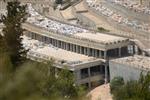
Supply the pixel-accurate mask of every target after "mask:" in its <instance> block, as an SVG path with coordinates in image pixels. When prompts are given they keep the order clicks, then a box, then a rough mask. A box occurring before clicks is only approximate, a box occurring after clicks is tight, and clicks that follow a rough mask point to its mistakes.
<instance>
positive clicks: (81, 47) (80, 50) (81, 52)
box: [79, 46, 82, 54]
mask: <svg viewBox="0 0 150 100" xmlns="http://www.w3.org/2000/svg"><path fill="white" fill-rule="evenodd" d="M79 48H80V54H82V47H81V46H79Z"/></svg>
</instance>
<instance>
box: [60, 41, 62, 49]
mask: <svg viewBox="0 0 150 100" xmlns="http://www.w3.org/2000/svg"><path fill="white" fill-rule="evenodd" d="M60 44H61V48H62V49H63V43H62V41H61V43H60Z"/></svg>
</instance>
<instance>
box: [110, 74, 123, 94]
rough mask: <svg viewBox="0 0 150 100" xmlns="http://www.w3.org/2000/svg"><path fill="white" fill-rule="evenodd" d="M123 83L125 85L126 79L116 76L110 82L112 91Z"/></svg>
mask: <svg viewBox="0 0 150 100" xmlns="http://www.w3.org/2000/svg"><path fill="white" fill-rule="evenodd" d="M122 85H124V80H123V78H122V77H115V78H114V79H112V80H111V82H110V89H111V92H113V91H117V90H118V89H119V88H120V87H121V86H122Z"/></svg>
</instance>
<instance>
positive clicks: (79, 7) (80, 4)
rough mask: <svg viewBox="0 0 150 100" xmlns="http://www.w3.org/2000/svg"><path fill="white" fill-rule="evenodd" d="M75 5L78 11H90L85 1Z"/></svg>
mask: <svg viewBox="0 0 150 100" xmlns="http://www.w3.org/2000/svg"><path fill="white" fill-rule="evenodd" d="M74 7H75V9H76V11H77V12H86V11H88V10H87V9H86V8H85V7H84V5H83V2H81V3H78V4H77V5H76V6H74Z"/></svg>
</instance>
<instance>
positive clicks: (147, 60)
mask: <svg viewBox="0 0 150 100" xmlns="http://www.w3.org/2000/svg"><path fill="white" fill-rule="evenodd" d="M111 61H112V62H116V63H120V64H126V65H129V66H130V67H136V68H140V69H144V70H150V57H146V56H140V55H134V56H129V57H124V58H119V59H115V60H111Z"/></svg>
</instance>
